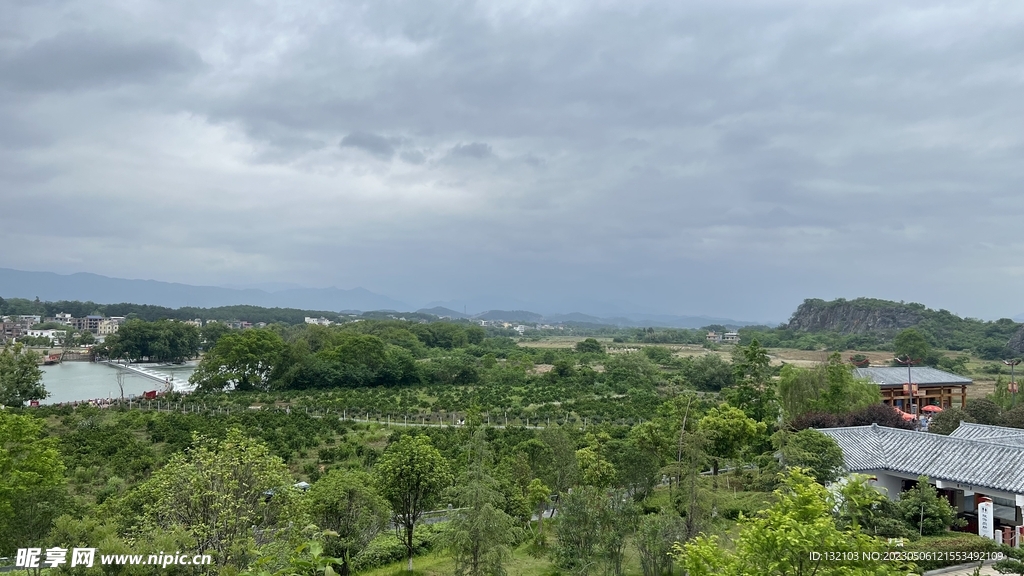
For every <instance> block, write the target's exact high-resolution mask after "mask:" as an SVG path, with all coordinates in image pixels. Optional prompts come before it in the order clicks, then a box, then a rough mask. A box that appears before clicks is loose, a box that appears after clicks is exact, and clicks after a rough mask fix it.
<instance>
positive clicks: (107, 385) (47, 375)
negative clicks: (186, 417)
mask: <svg viewBox="0 0 1024 576" xmlns="http://www.w3.org/2000/svg"><path fill="white" fill-rule="evenodd" d="M141 366H144V367H146V368H147V369H149V370H151V371H153V372H159V373H161V374H166V375H168V376H173V377H174V381H175V382H185V381H187V380H188V377H189V376H191V375H192V372H194V371H195V369H196V363H195V362H187V363H185V364H183V365H180V366H175V365H166V364H142V365H141ZM42 369H43V386H46V391H47V392H49V393H50V397H49V398H47V399H46V400H43V401H42V403H43V404H59V403H61V402H74V401H81V400H96V399H99V398H118V397H120V396H121V390H120V389H119V388H118V387H117V373H118V372H123V373H124V396H125V398H128V396H129V395H131V394H134V395H136V396H139V395H141V394H142V393H143V392H146V391H148V390H162V389H163V385H162V384H161V383H160V382H157V381H156V380H152V379H150V378H146V377H145V376H140V375H138V374H134V373H132V372H127V371H123V370H121V369H119V368H115V367H113V366H108V365H107V364H102V363H99V362H64V363H63V364H56V365H54V366H43V367H42Z"/></svg>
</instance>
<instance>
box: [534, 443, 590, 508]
mask: <svg viewBox="0 0 1024 576" xmlns="http://www.w3.org/2000/svg"><path fill="white" fill-rule="evenodd" d="M537 437H538V439H539V440H540V442H539V444H540V446H538V447H536V449H535V451H536V453H537V457H538V458H537V468H535V469H534V470H535V473H536V474H537V475H538V476H539V477H540V478H541V479H542V480H543V481H544V483H545V484H547V485H548V486H550V487H551V488H552V489H554V491H555V493H557V494H559V496H561V495H563V494H565V493H566V492H568V491H569V489H570V488H572V487H573V486H574V485H575V484H576V482H577V481H578V480H579V475H580V468H579V464H578V463H577V462H576V446H575V444H574V443H573V441H572V438H570V437H569V434H568V433H567V432H566V431H565V430H564V429H563V428H562V427H561V426H552V427H550V428H545V429H543V430H541V431H540V433H539V434H537ZM531 466H532V464H531Z"/></svg>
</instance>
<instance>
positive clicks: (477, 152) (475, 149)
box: [448, 142, 494, 159]
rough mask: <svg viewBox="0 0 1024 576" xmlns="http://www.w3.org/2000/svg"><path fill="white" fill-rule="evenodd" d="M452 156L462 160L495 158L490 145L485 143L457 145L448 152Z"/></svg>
mask: <svg viewBox="0 0 1024 576" xmlns="http://www.w3.org/2000/svg"><path fill="white" fill-rule="evenodd" d="M448 153H449V154H450V155H451V156H454V157H461V158H476V159H481V158H488V157H490V156H494V152H493V151H492V150H491V145H490V144H485V143H483V142H471V143H469V144H456V145H455V146H452V149H451V150H449V151H448Z"/></svg>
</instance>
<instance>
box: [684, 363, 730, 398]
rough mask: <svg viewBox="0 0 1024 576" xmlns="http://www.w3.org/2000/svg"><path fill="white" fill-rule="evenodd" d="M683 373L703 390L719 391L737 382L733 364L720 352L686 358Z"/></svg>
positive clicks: (698, 388) (687, 379)
mask: <svg viewBox="0 0 1024 576" xmlns="http://www.w3.org/2000/svg"><path fill="white" fill-rule="evenodd" d="M682 373H683V376H684V377H685V378H686V381H687V382H689V383H690V384H692V385H693V386H694V387H695V388H697V390H701V391H703V392H718V391H720V390H722V389H723V388H728V387H729V386H732V385H733V384H734V383H735V382H736V375H735V374H734V372H733V369H732V365H731V364H729V363H728V362H726V361H725V360H723V359H722V357H721V356H719V355H718V354H705V355H703V356H700V357H697V358H686V359H684V360H683V363H682Z"/></svg>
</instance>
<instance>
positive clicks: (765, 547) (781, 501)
mask: <svg viewBox="0 0 1024 576" xmlns="http://www.w3.org/2000/svg"><path fill="white" fill-rule="evenodd" d="M775 495H776V503H775V504H774V505H773V506H771V507H770V508H768V509H767V510H765V511H763V512H761V513H759V514H758V516H757V517H755V518H751V519H748V520H745V521H742V522H741V525H740V533H739V536H738V537H737V538H736V540H735V548H734V550H728V549H727V548H725V547H723V546H721V545H720V544H719V542H718V538H717V537H716V536H710V537H709V536H701V537H699V538H697V539H695V540H693V541H692V542H689V543H686V544H685V545H684V544H678V543H677V544H676V545H675V546H674V550H675V555H676V558H677V560H679V562H680V563H681V564H682V565H683V567H684V568H685V570H686V573H687V574H689V575H690V576H747V575H750V574H759V575H765V576H811V575H816V576H853V575H858V576H859V575H869V574H870V575H876V576H883V575H886V576H888V575H892V576H895V575H897V574H905V573H906V570H905V569H903V570H901V569H900V568H901V567H900V566H898V565H896V564H894V563H889V562H877V561H873V560H869V559H866V558H865V559H861V558H863V555H861V554H860V553H865V552H882V551H883V550H884V543H883V542H882V541H881V540H879V539H877V538H873V537H871V536H868V535H866V534H864V533H862V532H861V531H859V530H857V529H853V528H850V529H846V530H843V529H840V528H839V527H838V526H837V524H836V521H835V519H834V518H833V516H832V511H833V509H834V508H835V505H836V504H835V499H834V497H833V495H832V494H831V493H829V491H828V490H827V489H826V488H825V487H824V486H822V485H820V484H818V483H817V482H815V481H814V479H813V478H811V477H810V476H807V475H806V474H803V473H801V472H800V470H799V469H793V470H791V471H790V472H789V475H788V477H787V478H786V480H785V482H784V483H783V485H782V487H781V488H779V489H778V490H776V491H775ZM826 550H827V551H830V552H839V553H842V552H857V553H859V554H858V558H857V559H852V560H849V561H844V562H830V561H823V560H821V559H820V558H819V559H815V557H814V556H813V554H812V553H814V552H822V551H826Z"/></svg>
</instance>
